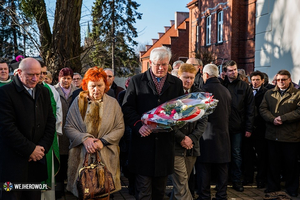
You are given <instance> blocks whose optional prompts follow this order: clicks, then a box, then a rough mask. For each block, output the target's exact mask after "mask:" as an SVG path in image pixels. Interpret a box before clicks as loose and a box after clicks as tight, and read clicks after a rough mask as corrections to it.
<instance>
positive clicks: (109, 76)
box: [105, 70, 115, 86]
mask: <svg viewBox="0 0 300 200" xmlns="http://www.w3.org/2000/svg"><path fill="white" fill-rule="evenodd" d="M105 73H106V75H107V82H108V84H109V86H111V85H112V84H113V82H114V80H115V77H114V74H113V72H112V71H110V70H106V71H105Z"/></svg>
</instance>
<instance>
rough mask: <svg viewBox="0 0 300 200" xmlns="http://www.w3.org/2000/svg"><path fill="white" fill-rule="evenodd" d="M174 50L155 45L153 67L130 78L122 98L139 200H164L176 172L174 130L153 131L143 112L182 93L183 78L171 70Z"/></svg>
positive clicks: (130, 160)
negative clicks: (130, 132)
mask: <svg viewBox="0 0 300 200" xmlns="http://www.w3.org/2000/svg"><path fill="white" fill-rule="evenodd" d="M170 59H171V51H170V49H169V48H166V47H158V48H154V49H153V50H152V51H151V53H150V66H151V67H150V68H149V69H148V70H147V71H146V72H144V73H142V74H138V75H135V76H133V77H132V78H131V80H130V83H129V86H128V88H127V90H126V94H125V97H124V100H123V106H122V110H123V113H124V120H125V123H126V124H127V125H129V126H130V127H131V128H132V141H131V146H130V148H131V149H130V151H131V153H130V157H129V169H130V170H131V171H132V172H133V173H135V174H136V182H135V183H136V199H137V200H139V199H153V200H163V199H164V193H165V187H166V183H167V178H168V175H170V174H172V173H173V171H174V131H171V132H160V133H156V132H152V129H151V128H150V127H148V126H146V125H144V124H143V123H142V122H141V117H142V115H143V114H144V113H145V112H147V111H149V110H151V109H153V108H155V107H157V106H159V105H160V104H162V103H164V102H166V101H169V100H171V99H173V98H175V97H178V96H180V95H183V85H182V82H181V80H180V79H178V78H177V77H175V76H172V75H170V74H169V73H168V65H169V62H170Z"/></svg>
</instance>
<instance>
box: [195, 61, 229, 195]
mask: <svg viewBox="0 0 300 200" xmlns="http://www.w3.org/2000/svg"><path fill="white" fill-rule="evenodd" d="M218 76H219V70H218V67H217V66H216V65H214V64H207V65H205V66H204V68H203V81H204V85H203V90H204V91H205V92H209V93H212V94H213V95H214V98H215V99H218V100H219V102H218V106H217V108H216V109H215V111H214V112H213V113H212V114H210V115H208V123H207V128H206V130H205V131H204V133H203V135H202V137H201V138H200V152H201V155H200V156H199V157H198V158H197V162H196V171H197V181H198V184H197V185H198V195H199V197H200V199H211V194H210V184H211V182H210V181H211V175H212V174H216V177H217V186H218V187H217V193H216V199H227V179H228V163H229V162H230V136H229V129H228V123H229V115H230V111H231V95H230V93H229V91H228V90H227V89H226V88H225V87H224V86H223V85H222V84H221V83H220V81H219V79H218ZM213 169H214V170H215V171H213Z"/></svg>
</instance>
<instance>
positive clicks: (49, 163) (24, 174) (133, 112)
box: [0, 47, 300, 200]
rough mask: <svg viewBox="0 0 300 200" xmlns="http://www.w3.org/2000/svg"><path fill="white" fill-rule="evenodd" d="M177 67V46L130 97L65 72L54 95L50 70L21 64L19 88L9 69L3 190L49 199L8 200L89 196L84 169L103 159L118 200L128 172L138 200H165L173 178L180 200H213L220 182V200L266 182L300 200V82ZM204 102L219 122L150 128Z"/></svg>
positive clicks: (191, 64)
mask: <svg viewBox="0 0 300 200" xmlns="http://www.w3.org/2000/svg"><path fill="white" fill-rule="evenodd" d="M171 57H172V54H171V51H170V49H169V48H166V47H158V48H154V49H153V50H152V51H151V53H150V60H149V64H150V68H149V69H148V70H147V71H145V72H144V73H141V74H138V75H135V76H133V77H131V78H129V79H128V80H127V81H126V84H125V87H126V90H125V89H124V88H122V87H120V86H118V85H117V84H116V83H115V81H114V71H113V70H112V69H102V68H99V67H92V68H89V69H88V70H87V72H86V73H85V74H84V75H83V76H82V75H81V74H80V73H74V72H73V71H72V69H70V68H63V69H61V70H60V71H59V74H58V83H57V84H56V85H54V86H52V85H51V84H52V81H53V78H52V75H51V73H50V72H49V71H47V66H46V65H45V64H44V63H43V62H41V61H38V60H36V59H34V58H22V60H21V61H20V64H19V68H18V69H17V70H16V72H15V75H14V76H13V78H11V77H10V76H9V73H8V71H9V70H8V69H9V67H8V64H7V63H5V62H1V63H0V102H1V103H0V110H1V114H0V152H1V154H0V169H1V170H0V183H4V182H12V183H14V182H16V183H45V184H47V186H48V189H47V190H45V191H42V192H41V191H38V190H33V191H18V190H12V191H10V192H6V191H4V190H3V191H2V193H0V199H3V200H7V199H36V200H37V199H47V200H52V199H60V198H63V196H64V195H65V191H66V190H67V191H69V192H71V193H72V194H73V195H74V196H77V197H78V188H77V187H76V180H77V178H78V174H79V169H80V168H81V167H82V165H83V162H84V158H85V155H86V154H94V153H95V152H99V154H100V157H101V160H102V162H103V163H104V164H105V166H106V167H107V169H108V170H109V171H110V172H111V173H112V177H113V181H114V184H115V190H113V191H111V192H110V193H111V194H109V196H112V195H113V193H114V192H117V191H119V190H120V189H121V181H120V176H121V173H123V175H125V176H126V177H127V178H128V180H129V188H128V189H129V193H130V194H132V195H134V196H135V198H136V199H138V200H142V199H153V200H162V199H164V197H165V195H166V194H165V190H166V184H167V180H168V178H171V180H172V184H173V189H172V192H171V193H170V194H169V198H170V199H172V200H175V199H176V200H179V199H182V200H192V199H199V200H210V199H211V198H212V196H211V191H210V186H211V184H215V185H216V190H217V192H216V195H215V197H214V198H213V199H216V200H225V199H227V186H228V184H232V187H233V189H235V190H236V191H239V192H243V191H244V186H245V185H247V184H252V183H253V182H256V185H257V188H265V192H266V193H270V192H276V191H280V190H282V188H281V182H282V181H284V182H285V187H284V189H285V191H286V193H287V194H289V195H290V196H292V197H296V196H298V188H299V169H298V157H299V145H300V144H299V143H300V90H299V89H298V88H297V87H298V86H297V85H296V84H294V83H293V82H292V80H291V74H290V73H289V72H288V71H287V70H280V71H279V72H278V73H277V74H276V76H275V83H274V85H271V84H269V83H268V80H266V79H268V76H267V74H265V73H262V72H260V71H254V72H252V73H251V74H250V80H249V79H248V76H247V75H246V73H245V71H243V70H239V69H238V65H237V63H236V62H235V61H233V60H230V61H227V62H226V63H225V64H224V65H223V68H222V73H220V72H219V68H218V67H217V66H216V65H214V64H207V65H205V66H203V63H202V61H201V60H200V59H197V58H190V59H188V60H187V61H186V63H184V62H183V61H176V62H174V63H173V67H171V65H170V64H169V62H170V60H171ZM193 92H208V93H212V94H213V95H214V98H215V99H217V100H218V101H219V102H218V106H217V107H216V109H215V110H214V112H213V113H212V114H210V115H208V116H205V117H202V118H200V119H198V120H196V121H194V122H188V123H187V124H185V125H184V126H183V127H181V128H178V127H173V129H172V130H171V131H170V130H165V131H163V132H156V131H154V130H153V129H152V128H151V127H150V126H147V125H145V124H143V122H142V121H141V116H142V115H143V114H144V113H145V112H147V111H149V110H151V109H153V108H155V107H157V106H159V105H161V104H162V103H165V102H167V101H169V100H172V99H174V98H176V97H179V96H182V95H184V94H188V93H193ZM255 171H256V172H255ZM255 175H256V176H255ZM107 195H108V194H107ZM109 196H108V197H109ZM105 198H107V196H105V195H103V196H101V197H99V199H105Z"/></svg>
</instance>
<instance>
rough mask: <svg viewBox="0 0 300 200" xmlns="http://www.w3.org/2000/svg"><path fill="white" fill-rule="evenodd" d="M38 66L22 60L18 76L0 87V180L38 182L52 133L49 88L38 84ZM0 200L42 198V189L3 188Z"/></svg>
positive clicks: (44, 176)
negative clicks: (7, 190)
mask: <svg viewBox="0 0 300 200" xmlns="http://www.w3.org/2000/svg"><path fill="white" fill-rule="evenodd" d="M40 74H41V65H40V63H39V62H38V61H37V60H35V59H34V58H25V59H23V60H22V61H21V63H20V65H19V69H18V75H16V76H15V77H14V78H13V81H12V82H11V83H9V84H6V85H4V86H2V87H1V88H0V102H1V104H0V110H1V113H0V152H1V153H0V169H1V170H0V182H1V183H3V182H12V183H29V184H30V183H40V182H41V181H44V180H46V179H47V176H48V175H47V160H46V157H45V155H46V154H47V152H48V151H49V149H50V147H51V145H52V143H53V138H54V133H55V117H54V115H53V112H52V107H51V101H50V94H49V91H48V89H46V88H45V87H43V86H41V85H39V84H38V81H39V77H40ZM0 199H2V200H6V199H16V200H19V199H33V200H40V199H41V191H40V190H34V191H18V190H12V191H10V192H6V191H2V198H1V196H0Z"/></svg>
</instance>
